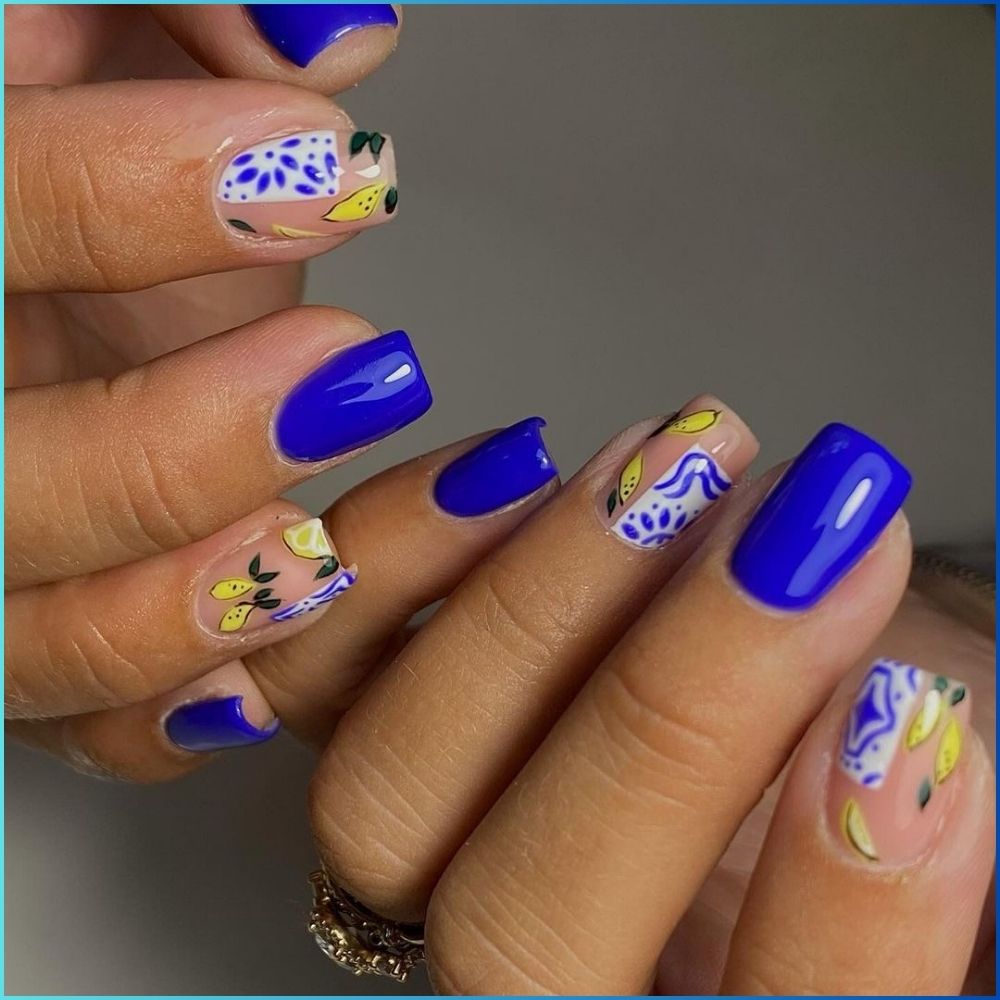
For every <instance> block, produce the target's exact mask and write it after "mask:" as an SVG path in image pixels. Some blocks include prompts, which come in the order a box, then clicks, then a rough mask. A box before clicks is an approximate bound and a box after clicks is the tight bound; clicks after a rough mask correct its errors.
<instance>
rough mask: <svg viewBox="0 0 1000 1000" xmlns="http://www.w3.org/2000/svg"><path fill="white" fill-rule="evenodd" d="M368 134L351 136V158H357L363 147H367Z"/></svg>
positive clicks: (358, 133) (360, 133) (361, 133)
mask: <svg viewBox="0 0 1000 1000" xmlns="http://www.w3.org/2000/svg"><path fill="white" fill-rule="evenodd" d="M368 139H369V134H368V133H367V132H355V133H354V135H352V136H351V144H350V147H349V148H350V150H351V156H357V155H358V153H360V152H361V150H362V149H364V148H365V146H367V145H368Z"/></svg>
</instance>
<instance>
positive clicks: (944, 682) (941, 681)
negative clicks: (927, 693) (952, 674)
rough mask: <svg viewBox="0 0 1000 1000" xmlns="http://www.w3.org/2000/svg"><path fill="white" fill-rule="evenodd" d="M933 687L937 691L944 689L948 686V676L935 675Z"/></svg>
mask: <svg viewBox="0 0 1000 1000" xmlns="http://www.w3.org/2000/svg"><path fill="white" fill-rule="evenodd" d="M934 687H935V688H936V689H937V690H938V691H944V690H945V689H946V688H947V687H948V678H947V677H935V678H934Z"/></svg>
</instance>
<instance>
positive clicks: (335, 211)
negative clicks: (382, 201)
mask: <svg viewBox="0 0 1000 1000" xmlns="http://www.w3.org/2000/svg"><path fill="white" fill-rule="evenodd" d="M384 190H385V184H384V183H382V184H369V185H368V186H367V187H363V188H360V189H359V190H357V191H355V192H354V194H352V195H351V196H350V197H349V198H345V199H344V200H343V201H338V202H337V204H336V205H334V206H333V208H331V209H330V211H329V212H327V213H326V215H324V216H323V218H324V219H328V220H329V221H330V222H357V221H359V220H360V219H367V218H368V216H369V215H371V214H372V212H374V211H375V209H376V207H377V206H378V200H379V198H380V197H381V196H382V192H383V191H384Z"/></svg>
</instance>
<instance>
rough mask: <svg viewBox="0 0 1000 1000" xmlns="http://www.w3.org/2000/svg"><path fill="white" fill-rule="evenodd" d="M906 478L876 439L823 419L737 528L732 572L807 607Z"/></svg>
mask: <svg viewBox="0 0 1000 1000" xmlns="http://www.w3.org/2000/svg"><path fill="white" fill-rule="evenodd" d="M910 483H911V478H910V474H909V472H907V470H906V469H905V468H904V467H903V466H902V465H901V464H900V463H899V462H898V461H897V460H896V459H895V458H894V457H893V455H892V454H891V453H890V452H888V451H887V450H886V449H885V448H883V447H882V445H880V444H879V443H878V442H877V441H873V440H872V439H871V438H870V437H868V436H867V435H865V434H862V433H861V432H860V431H856V430H854V429H853V428H852V427H847V426H846V425H845V424H828V425H827V426H826V427H824V428H823V429H822V430H821V431H820V432H819V433H818V434H817V435H816V437H814V438H813V439H812V441H810V442H809V444H808V445H806V447H805V448H804V449H803V451H802V453H801V454H800V455H799V456H798V458H796V459H795V461H794V462H792V464H791V465H790V466H789V467H788V470H787V471H786V472H785V474H784V476H782V478H781V479H780V481H779V482H778V484H777V486H775V488H774V489H773V490H772V491H771V493H770V494H769V495H768V497H767V499H765V500H764V502H763V503H762V504H761V506H760V508H759V509H758V511H757V513H756V514H755V515H754V517H753V520H751V522H750V524H749V525H748V526H747V528H746V530H745V531H744V532H743V535H742V537H741V538H740V540H739V542H738V543H737V545H736V548H735V551H734V552H733V557H732V563H731V566H732V571H733V575H734V576H735V577H736V579H737V580H738V581H739V583H740V584H741V585H742V586H743V588H744V589H745V590H746V591H747V592H748V593H749V594H751V595H752V596H753V597H756V598H757V599H758V600H760V601H763V602H764V603H765V604H770V605H771V606H773V607H776V608H783V609H789V610H798V609H802V608H808V607H811V606H812V605H813V604H815V603H816V602H817V601H818V600H819V599H820V598H821V597H823V595H824V594H826V593H827V592H828V591H829V590H830V589H831V588H832V587H833V586H834V584H836V583H837V581H838V580H839V579H840V578H841V577H843V576H844V574H845V573H847V571H848V570H849V569H850V568H851V567H852V566H853V565H854V564H855V563H856V562H857V561H858V560H859V559H860V558H861V557H862V556H863V555H864V553H865V552H866V551H867V550H868V549H869V548H870V547H871V546H872V545H873V544H874V542H875V540H876V539H877V538H878V536H879V535H880V534H881V533H882V531H883V529H884V528H885V526H886V525H887V524H888V523H889V522H890V521H891V520H892V517H893V515H894V514H895V513H896V511H897V510H899V508H900V507H901V506H902V504H903V500H904V499H905V498H906V494H907V493H908V492H909V490H910Z"/></svg>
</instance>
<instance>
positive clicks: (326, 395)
mask: <svg viewBox="0 0 1000 1000" xmlns="http://www.w3.org/2000/svg"><path fill="white" fill-rule="evenodd" d="M432 402H433V400H432V398H431V390H430V386H428V384H427V379H425V378H424V373H423V371H421V369H420V362H419V361H418V360H417V355H416V352H415V351H414V350H413V345H412V344H411V343H410V338H409V337H407V335H406V334H405V333H403V331H402V330H397V331H396V332H395V333H386V334H383V335H382V336H381V337H376V338H375V339H374V340H366V341H364V342H362V343H360V344H355V345H354V346H353V347H348V348H346V349H345V350H343V351H340V352H339V353H337V354H335V355H334V356H333V357H332V358H330V359H328V360H327V361H325V362H324V363H323V364H322V365H320V366H319V368H317V369H316V370H315V371H313V372H310V374H308V375H307V376H306V377H305V378H304V379H303V380H302V381H301V382H299V384H298V385H297V386H295V387H294V388H293V389H292V391H291V392H290V393H289V394H288V396H287V397H286V398H285V401H284V402H283V403H282V404H281V408H280V409H279V411H278V416H277V419H276V421H275V425H274V436H275V441H276V443H277V445H278V448H279V449H280V450H281V452H282V453H283V454H284V455H286V456H287V457H288V458H291V459H295V460H296V461H298V462H319V461H321V460H323V459H326V458H333V457H334V456H335V455H343V454H344V453H345V452H348V451H353V450H354V449H355V448H360V447H362V446H363V445H366V444H371V443H372V442H373V441H379V440H381V439H382V438H384V437H387V436H388V435H389V434H393V433H395V432H396V431H398V430H399V429H400V428H402V427H405V426H406V425H407V424H409V423H412V422H413V421H414V420H416V419H417V417H420V416H422V415H423V414H425V413H426V412H427V410H428V409H429V408H430V405H431V403H432Z"/></svg>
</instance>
